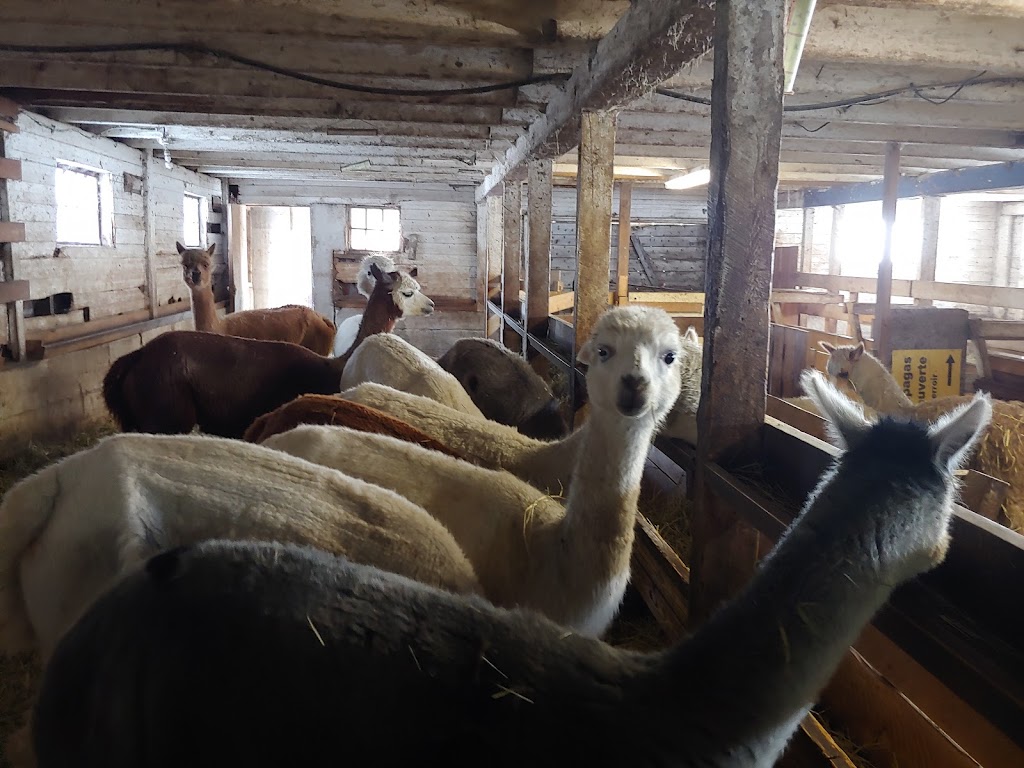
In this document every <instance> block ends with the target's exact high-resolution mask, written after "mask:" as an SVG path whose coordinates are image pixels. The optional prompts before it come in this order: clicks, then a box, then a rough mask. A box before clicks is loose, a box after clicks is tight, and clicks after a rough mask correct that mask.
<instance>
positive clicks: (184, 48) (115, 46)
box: [0, 43, 569, 96]
mask: <svg viewBox="0 0 1024 768" xmlns="http://www.w3.org/2000/svg"><path fill="white" fill-rule="evenodd" d="M0 51H3V52H10V53H133V52H136V51H171V52H173V53H192V54H197V53H198V54H203V55H206V56H212V57H214V58H217V59H225V60H227V61H233V62H235V63H236V64H242V65H243V66H246V67H252V68H254V69H260V70H263V71H264V72H271V73H273V74H275V75H281V76H282V77H290V78H292V79H294V80H301V81H303V82H306V83H313V84H314V85H322V86H325V87H327V88H337V89H339V90H342V91H354V92H356V93H371V94H375V95H380V96H472V95H476V94H481V93H493V92H495V91H507V90H511V89H513V88H522V87H524V86H527V85H537V84H539V83H551V82H560V81H562V80H565V79H567V78H568V77H569V75H568V74H566V73H563V72H555V73H552V74H548V75H536V76H534V77H526V78H523V79H521V80H512V81H508V82H503V83H490V84H488V85H472V86H465V87H463V88H424V89H413V88H381V87H377V86H372V85H359V84H357V83H345V82H342V81H339V80H329V79H327V78H323V77H317V76H316V75H307V74H305V73H304V72H299V71H297V70H294V69H287V68H286V67H278V66H276V65H274V64H267V63H265V62H262V61H257V60H256V59H250V58H248V57H246V56H240V55H238V54H237V53H232V52H231V51H224V50H221V49H219V48H210V47H209V46H206V45H202V44H199V43H110V44H107V45H3V44H0Z"/></svg>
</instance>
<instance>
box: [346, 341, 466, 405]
mask: <svg viewBox="0 0 1024 768" xmlns="http://www.w3.org/2000/svg"><path fill="white" fill-rule="evenodd" d="M364 381H373V382H376V383H378V384H386V385H387V386H389V387H394V388H395V389H400V390H402V391H403V392H409V393H411V394H414V395H422V396H423V397H429V398H430V399H431V400H436V401H437V402H439V403H444V404H445V405H447V406H448V407H450V408H454V409H455V410H457V411H462V412H463V413H468V414H469V415H470V416H476V417H478V418H481V419H482V418H484V415H483V414H482V413H481V412H480V409H479V408H477V407H476V405H475V404H474V403H473V400H472V398H470V396H469V393H467V392H466V390H465V389H463V387H462V385H461V384H460V383H459V380H458V379H456V378H455V377H454V376H452V375H451V374H450V373H448V371H446V370H445V369H444V368H442V367H441V366H440V365H438V364H437V363H436V362H435V361H434V360H433V359H432V358H431V357H430V356H429V355H427V354H425V353H424V352H421V351H420V350H418V349H417V348H416V347H414V346H413V345H412V344H410V343H409V342H407V341H406V340H405V339H402V338H400V337H398V336H395V335H394V334H391V333H380V334H377V335H376V336H374V337H372V338H369V339H366V340H365V341H364V342H363V343H362V344H360V345H359V348H358V349H357V350H356V351H355V352H353V353H352V357H350V358H349V361H348V362H347V363H346V364H345V370H344V372H343V373H342V374H341V389H342V390H346V389H348V388H350V387H354V386H356V385H357V384H362V383H363V382H364Z"/></svg>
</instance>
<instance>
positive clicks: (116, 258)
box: [0, 113, 225, 455]
mask: <svg viewBox="0 0 1024 768" xmlns="http://www.w3.org/2000/svg"><path fill="white" fill-rule="evenodd" d="M18 125H19V128H20V129H21V131H20V133H17V134H14V135H12V136H10V137H8V142H7V150H8V153H9V155H10V156H11V157H15V158H17V159H20V160H21V163H22V170H23V178H22V180H21V181H19V182H18V183H17V185H12V186H11V195H10V205H11V213H12V215H13V217H14V218H16V219H17V220H21V221H24V222H25V229H26V239H25V242H24V243H18V244H16V245H15V246H14V248H15V250H14V257H15V258H16V259H17V260H18V265H19V269H20V274H21V276H23V277H24V278H26V279H28V280H30V281H31V296H32V298H44V297H46V296H49V295H51V294H54V293H58V292H63V291H71V292H72V293H73V294H74V298H75V306H76V307H78V308H81V307H85V306H88V307H89V315H90V323H95V325H96V327H99V326H103V327H105V328H109V327H111V326H112V325H117V324H118V323H119V320H118V319H117V316H118V315H120V314H122V313H129V314H126V320H125V324H127V323H128V318H130V319H131V320H132V321H136V322H137V321H139V320H140V319H144V318H145V317H148V308H149V301H148V297H147V293H146V283H147V280H146V253H145V216H144V208H143V195H142V193H141V191H140V190H141V188H140V187H138V186H137V185H135V186H134V189H135V190H136V191H129V190H128V189H126V185H125V183H124V174H131V175H133V176H137V177H142V176H143V171H144V156H143V153H142V152H140V151H138V150H135V149H132V148H130V147H127V146H125V145H123V144H118V143H117V142H114V141H111V140H109V139H105V138H102V137H99V136H95V135H93V134H89V133H86V132H84V131H81V130H79V129H77V128H72V127H70V126H67V125H63V124H61V123H56V122H54V121H51V120H48V119H46V118H43V117H40V116H37V115H32V114H26V113H22V114H21V116H20V117H19V119H18ZM57 160H66V161H69V162H75V163H80V164H82V165H86V166H90V167H94V168H101V169H103V170H105V171H107V172H109V173H110V174H111V175H112V178H111V186H112V191H113V223H114V243H113V245H111V246H89V247H73V246H66V247H65V246H61V248H60V251H59V252H58V253H57V254H56V255H55V250H56V249H57V242H56V197H55V190H54V182H55V172H56V161H57ZM153 170H154V173H153V179H154V186H153V187H152V191H153V204H154V210H153V214H154V242H155V246H156V256H155V258H156V260H157V263H156V273H157V281H156V282H157V299H158V304H159V306H160V307H161V308H162V309H163V310H167V308H168V304H169V303H170V302H171V300H172V299H176V298H181V299H184V301H182V302H180V303H178V306H180V308H181V309H182V310H187V309H188V308H189V301H188V293H187V289H186V288H185V285H184V283H183V282H182V279H181V268H180V266H178V263H179V262H178V254H177V252H176V249H175V247H174V243H175V240H180V239H181V238H182V230H183V212H182V204H183V196H184V193H185V192H186V191H189V192H193V193H195V194H201V195H204V196H207V197H212V196H214V195H217V196H219V195H220V193H221V186H220V182H219V181H218V180H216V179H213V178H211V177H205V176H201V175H199V174H195V173H192V172H190V171H187V170H185V169H182V168H172V169H170V170H168V169H166V168H164V165H163V162H162V161H160V162H156V163H153ZM209 222H210V223H213V224H217V223H221V214H219V213H215V212H212V211H211V213H210V215H209ZM221 229H223V226H222V227H221ZM208 238H209V240H208V242H220V240H221V236H220V235H218V234H209V235H208ZM223 251H224V249H223V248H222V247H221V248H218V249H217V251H216V257H215V259H216V260H217V261H219V262H222V261H223V260H224V258H225V254H224V252H223ZM218 266H220V267H221V269H222V265H218ZM222 281H223V278H222ZM171 311H172V312H173V308H171ZM140 313H141V315H142V316H141V317H140ZM104 318H105V319H106V320H105V321H104ZM96 321H101V322H96ZM90 323H85V322H83V313H82V312H81V310H80V309H79V310H75V311H72V312H71V313H69V314H66V315H54V316H44V317H33V318H27V319H26V322H25V324H26V330H27V335H28V337H29V338H32V337H33V336H35V337H36V338H40V337H42V336H43V335H44V334H48V335H52V334H53V333H54V332H55V329H58V328H59V333H61V334H75V333H77V332H78V329H79V328H80V329H81V333H83V334H84V333H88V332H89V331H91V330H92V328H91V327H90ZM191 327H192V319H191V315H190V314H188V313H186V314H184V315H182V316H181V318H180V319H179V320H178V321H177V322H173V321H172V322H170V323H168V324H165V325H161V326H160V327H154V328H151V329H148V330H146V331H144V332H138V333H134V334H132V335H130V336H127V337H125V338H121V339H118V340H117V341H114V342H110V343H104V344H99V345H97V346H95V347H91V348H87V349H80V350H78V351H67V352H66V353H63V354H54V355H52V356H51V355H49V354H48V355H47V357H45V358H44V359H43V360H39V361H35V362H26V363H18V364H10V363H8V364H6V365H3V364H0V455H3V454H6V453H10V452H13V451H16V450H19V449H20V448H21V447H23V446H24V444H25V442H26V441H27V440H28V439H30V438H44V437H49V436H54V437H56V436H61V435H64V434H66V433H67V432H69V431H71V430H73V429H74V428H76V427H77V426H80V425H82V424H83V423H86V422H89V421H93V420H96V419H100V418H105V408H104V405H103V402H102V396H101V392H100V390H101V387H102V381H103V376H104V375H105V374H106V372H107V369H108V368H109V366H110V363H111V362H113V361H114V360H116V359H117V358H118V357H120V356H121V355H123V354H126V353H127V352H130V351H131V350H133V349H137V348H138V347H139V346H141V345H142V344H143V343H145V342H146V341H148V340H149V339H150V338H152V337H153V336H155V335H157V334H159V333H163V332H165V331H167V330H170V329H172V328H175V329H186V328H191ZM0 331H2V332H3V334H4V338H6V327H2V328H0Z"/></svg>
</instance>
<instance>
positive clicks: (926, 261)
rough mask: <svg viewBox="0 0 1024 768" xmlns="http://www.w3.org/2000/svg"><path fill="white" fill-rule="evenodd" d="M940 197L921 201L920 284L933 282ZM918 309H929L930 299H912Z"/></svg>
mask: <svg viewBox="0 0 1024 768" xmlns="http://www.w3.org/2000/svg"><path fill="white" fill-rule="evenodd" d="M941 208H942V198H941V197H925V198H922V200H921V224H922V232H921V272H920V275H919V279H920V280H921V281H922V282H927V283H933V282H935V265H936V263H937V262H938V258H939V213H940V211H941ZM914 303H915V304H916V305H917V306H919V307H930V306H931V305H932V300H931V299H914Z"/></svg>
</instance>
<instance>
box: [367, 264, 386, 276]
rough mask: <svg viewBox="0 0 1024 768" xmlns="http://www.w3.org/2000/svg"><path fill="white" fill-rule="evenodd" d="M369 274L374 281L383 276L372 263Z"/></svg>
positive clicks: (378, 268)
mask: <svg viewBox="0 0 1024 768" xmlns="http://www.w3.org/2000/svg"><path fill="white" fill-rule="evenodd" d="M370 274H371V275H373V277H374V279H375V280H380V279H381V278H382V277H383V276H384V273H383V272H381V269H380V267H378V266H377V265H376V264H374V263H373V262H372V261H371V262H370Z"/></svg>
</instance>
